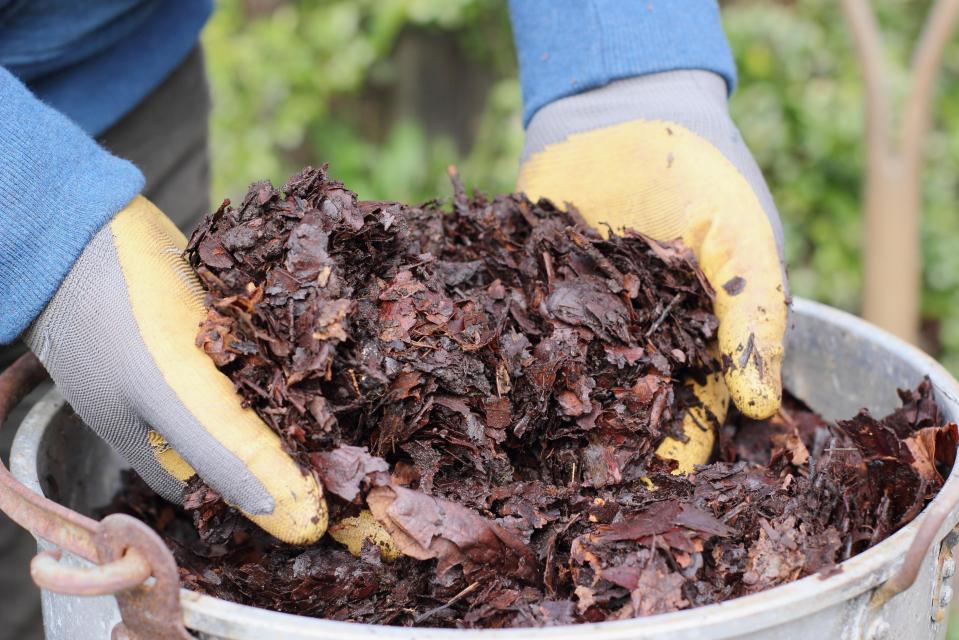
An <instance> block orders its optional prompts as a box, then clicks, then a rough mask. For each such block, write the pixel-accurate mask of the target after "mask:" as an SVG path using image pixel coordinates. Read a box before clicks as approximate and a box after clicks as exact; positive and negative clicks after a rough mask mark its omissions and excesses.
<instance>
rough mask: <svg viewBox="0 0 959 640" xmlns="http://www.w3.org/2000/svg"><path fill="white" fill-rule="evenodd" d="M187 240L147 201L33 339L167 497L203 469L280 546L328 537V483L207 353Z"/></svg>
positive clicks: (74, 396) (128, 213) (76, 277)
mask: <svg viewBox="0 0 959 640" xmlns="http://www.w3.org/2000/svg"><path fill="white" fill-rule="evenodd" d="M185 245H186V239H185V238H184V237H183V234H181V233H180V232H179V231H178V230H177V228H176V227H175V226H174V225H173V223H171V222H170V221H169V220H168V219H167V218H166V217H165V216H164V215H163V214H162V213H161V212H160V211H159V210H158V209H157V208H156V207H155V206H153V204H151V203H150V202H149V201H147V200H146V199H144V198H142V197H137V198H135V199H134V200H133V201H132V202H131V203H130V204H129V205H127V207H126V208H125V209H123V210H122V211H121V212H120V213H118V214H117V215H116V217H115V218H114V219H113V220H112V221H111V222H110V223H109V224H107V225H106V226H105V227H104V228H103V229H101V230H100V231H99V232H98V233H97V234H96V235H95V236H94V237H93V239H92V240H91V241H90V243H89V244H88V245H87V246H86V248H85V249H84V251H83V253H82V254H81V255H80V257H79V259H78V260H77V261H76V263H75V264H74V265H73V268H72V269H71V271H70V273H69V274H68V275H67V277H66V279H65V280H64V281H63V283H62V284H61V285H60V288H59V289H58V290H57V292H56V294H55V295H54V296H53V298H52V299H51V300H50V302H49V303H48V304H47V306H46V308H45V309H44V311H43V313H42V314H41V315H40V316H39V317H38V318H37V319H36V320H35V321H34V322H33V324H32V325H31V327H30V329H29V330H28V331H27V333H26V335H25V338H26V341H27V343H28V345H29V346H30V348H31V349H32V350H33V351H34V352H35V353H36V354H37V356H38V357H39V358H40V360H41V361H42V362H43V364H44V366H46V368H47V371H49V373H50V375H51V377H52V378H53V380H54V381H55V382H56V384H57V387H58V388H59V389H60V391H61V392H62V393H63V395H64V397H65V398H66V399H67V401H69V402H70V404H71V405H72V406H73V408H74V409H75V410H76V411H77V413H78V414H79V415H80V417H82V418H83V419H84V421H86V423H87V424H88V425H90V426H91V427H92V428H93V429H94V430H95V431H96V432H97V433H98V434H99V435H100V436H101V437H103V438H104V439H106V440H107V441H108V442H110V444H112V445H113V446H114V447H115V448H116V449H117V451H119V452H120V453H121V454H122V455H123V456H124V457H125V458H126V459H127V460H129V461H130V463H131V464H132V465H133V468H134V469H135V470H136V471H137V473H139V474H140V476H141V477H143V478H144V480H146V481H147V482H148V483H149V484H150V486H152V487H153V488H154V489H155V490H156V491H157V492H158V493H159V494H161V495H163V496H164V497H166V498H167V499H170V500H173V501H179V500H180V498H181V495H182V491H183V487H184V481H185V480H186V479H188V478H189V477H190V476H192V475H193V474H194V469H196V472H198V473H199V475H200V477H202V478H203V480H205V481H206V482H207V483H208V484H209V485H210V486H211V487H213V488H214V489H215V490H216V491H218V492H219V493H220V494H221V495H222V496H223V498H224V499H225V500H226V501H227V502H228V503H229V504H231V505H233V506H235V507H237V508H238V509H239V510H240V511H242V512H243V513H244V514H245V515H247V516H248V517H249V518H250V519H251V520H252V521H253V522H255V523H256V524H258V525H259V526H260V527H262V528H263V529H265V530H266V531H268V532H269V533H271V534H273V535H274V536H276V537H277V538H279V539H280V540H283V541H286V542H290V543H309V542H313V541H315V540H317V539H318V538H319V537H320V536H322V535H323V533H324V532H325V531H326V526H327V511H326V503H325V501H324V498H323V491H322V488H321V486H320V485H319V484H318V483H317V481H316V479H315V478H314V477H313V476H311V475H306V474H304V473H303V472H302V471H301V470H300V468H299V467H298V466H297V465H296V464H295V463H294V462H293V460H292V459H291V458H290V457H289V456H288V455H287V454H286V453H285V452H284V450H283V447H282V445H281V443H280V439H279V438H278V437H277V436H276V434H274V433H273V432H272V431H271V430H270V428H269V427H268V426H267V425H266V424H265V423H264V422H263V421H261V420H260V419H259V418H258V417H257V416H256V414H255V413H254V412H253V411H252V410H251V409H244V408H243V407H242V406H241V404H240V396H239V395H238V394H237V393H236V391H235V390H234V388H233V384H232V383H231V382H230V381H229V379H228V378H227V377H226V376H225V375H223V374H222V373H220V372H219V371H218V370H217V369H216V367H215V366H214V364H213V362H212V361H211V360H210V359H209V358H208V357H207V355H206V354H204V353H203V351H201V350H200V349H199V348H198V347H196V346H195V343H194V339H195V336H196V332H197V328H198V325H199V323H200V322H201V321H202V320H203V318H204V317H205V316H206V310H205V309H204V307H203V291H202V289H201V288H200V285H199V282H198V281H197V279H196V277H195V276H194V274H193V271H192V270H191V269H190V266H189V265H188V264H187V263H186V262H185V261H184V260H183V259H182V258H181V257H180V256H181V253H182V252H183V248H184V247H185Z"/></svg>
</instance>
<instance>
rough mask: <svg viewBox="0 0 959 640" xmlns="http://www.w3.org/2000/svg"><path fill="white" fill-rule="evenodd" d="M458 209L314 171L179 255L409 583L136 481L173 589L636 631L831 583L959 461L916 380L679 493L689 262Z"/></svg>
mask: <svg viewBox="0 0 959 640" xmlns="http://www.w3.org/2000/svg"><path fill="white" fill-rule="evenodd" d="M454 191H455V194H454V198H453V206H452V211H451V212H450V211H443V210H442V208H441V206H440V205H439V204H437V203H428V204H425V205H422V206H419V207H411V206H406V205H401V204H398V203H393V202H367V201H360V200H358V199H357V197H356V195H355V194H353V193H352V192H350V191H348V190H347V189H346V188H345V187H344V186H343V185H342V184H340V183H338V182H335V181H332V180H330V179H329V178H328V176H327V174H326V171H325V169H306V170H304V171H303V172H301V173H299V174H297V175H296V176H294V177H293V178H292V179H291V180H290V181H289V183H288V184H287V185H286V186H285V187H284V188H283V190H282V191H279V190H277V189H275V188H273V186H272V185H270V184H269V183H267V182H261V183H257V184H255V185H253V186H252V187H251V189H250V191H249V193H248V194H247V196H246V197H245V198H244V200H243V202H242V203H241V204H240V206H238V207H232V206H229V202H226V203H224V205H223V206H222V207H221V208H220V209H219V210H218V211H217V212H216V213H214V214H213V215H211V216H209V217H208V218H207V219H206V220H205V221H204V223H203V224H202V225H201V226H200V228H199V229H198V230H197V231H196V232H195V233H194V235H193V237H192V239H191V241H190V245H189V248H188V251H187V255H188V257H189V259H190V262H191V264H192V265H193V266H194V267H195V268H196V270H197V273H198V274H199V275H200V278H201V280H202V281H203V283H204V285H205V287H206V288H207V290H208V295H207V305H208V307H209V315H208V318H207V320H206V321H205V322H204V324H203V326H202V328H201V331H200V334H199V337H198V344H199V345H200V346H201V347H202V348H203V349H204V350H205V351H206V352H207V353H208V354H209V355H210V357H211V358H213V359H214V361H215V362H216V364H217V365H218V366H219V367H220V369H221V370H223V371H224V372H225V373H226V374H227V375H228V376H229V377H230V378H231V379H232V380H233V381H234V383H235V384H236V387H237V390H238V392H239V393H240V394H241V395H242V397H243V399H244V401H245V402H246V403H247V404H248V405H249V406H251V407H252V408H253V409H254V410H255V411H256V412H257V413H258V414H259V415H260V416H261V417H262V418H263V419H264V420H265V421H266V422H267V423H268V424H269V425H270V426H271V427H272V428H273V429H274V430H275V431H276V432H277V433H278V434H279V435H280V436H281V438H282V440H283V441H284V443H285V444H286V446H287V447H288V449H289V450H290V452H291V453H292V454H293V455H294V456H295V458H296V459H297V460H298V461H299V462H300V463H301V465H302V466H303V468H304V469H305V470H306V471H307V472H309V473H315V474H317V477H318V478H319V479H320V481H321V482H322V484H323V486H324V488H325V491H326V495H327V499H328V500H329V502H330V505H331V519H332V520H333V521H336V520H338V519H339V518H342V517H345V516H351V515H356V514H357V512H358V511H359V510H360V509H361V508H366V507H367V506H368V507H371V508H372V511H373V513H374V514H375V515H376V517H377V518H378V519H379V520H380V521H381V522H382V523H383V524H384V525H385V526H386V527H387V528H388V529H389V530H390V531H391V532H393V533H394V537H396V538H397V539H398V540H400V542H401V546H403V548H404V551H406V553H407V557H403V558H401V559H399V560H396V561H395V562H387V561H384V560H382V559H381V558H380V555H379V553H378V551H377V549H376V548H375V547H374V546H373V545H370V544H368V545H367V546H366V547H364V550H363V552H362V554H361V555H360V556H359V557H354V556H352V555H350V553H349V552H348V551H347V550H346V549H345V548H344V547H342V546H341V545H340V544H338V543H336V542H335V541H333V540H331V539H329V537H328V536H327V537H326V538H324V539H323V540H322V541H321V542H320V543H318V544H316V545H313V546H311V547H308V548H303V547H293V546H289V545H284V544H281V543H279V542H277V541H276V540H273V539H272V538H270V537H269V536H268V535H266V534H265V533H262V532H260V531H259V530H257V529H256V528H255V527H254V526H253V525H251V524H249V523H248V522H247V521H245V520H244V519H243V518H242V516H240V515H239V514H237V513H236V512H235V511H234V510H232V509H231V508H229V507H228V506H226V505H225V504H224V503H223V502H222V501H221V500H220V499H219V497H218V496H217V495H216V494H215V493H214V492H213V491H211V490H210V489H208V488H207V487H205V486H204V485H203V484H202V482H200V481H198V480H195V481H193V482H191V484H190V486H189V488H188V491H187V494H186V501H185V505H184V506H185V510H183V509H179V508H177V507H174V506H173V505H169V504H166V503H164V502H163V501H161V500H160V499H158V498H156V496H153V495H152V494H151V493H150V492H149V491H148V490H147V489H145V487H144V486H143V485H142V483H139V482H135V481H133V480H131V481H130V482H129V484H128V489H127V491H126V492H125V493H124V494H122V495H121V496H120V497H119V498H118V501H117V504H115V505H114V507H113V508H114V509H119V510H123V511H126V512H128V513H133V514H135V515H137V516H139V517H141V518H143V519H145V520H146V521H147V522H149V523H151V524H152V525H153V526H154V527H155V528H156V529H157V530H159V531H160V532H161V534H162V535H163V536H164V537H165V539H166V540H167V542H168V544H169V545H170V547H171V548H172V549H173V551H174V554H175V556H176V558H177V562H178V563H179V565H180V568H181V569H180V570H181V577H182V580H183V584H184V585H185V586H186V587H188V588H190V589H194V590H197V591H201V592H204V593H208V594H210V595H214V596H217V597H221V598H225V599H227V600H232V601H236V602H241V603H244V604H250V605H254V606H258V607H263V608H268V609H274V610H278V611H285V612H290V613H297V614H302V615H309V616H317V617H324V618H331V619H336V620H353V621H362V622H371V623H382V624H395V625H423V626H457V627H509V626H527V625H530V626H532V625H551V624H563V623H573V622H595V621H601V620H610V619H622V618H630V617H635V616H643V615H650V614H656V613H662V612H667V611H675V610H679V609H686V608H689V607H695V606H699V605H704V604H708V603H713V602H719V601H723V600H728V599H730V598H734V597H737V596H741V595H746V594H750V593H754V592H757V591H761V590H763V589H768V588H770V587H773V586H776V585H779V584H783V583H785V582H789V581H791V580H795V579H797V578H800V577H803V576H807V575H810V574H814V573H817V572H829V571H833V570H835V567H836V565H837V563H839V562H841V561H842V560H844V559H846V558H848V557H850V556H852V555H854V554H856V553H859V552H861V551H863V550H865V549H867V548H869V547H870V546H872V545H874V544H876V543H878V542H879V541H881V540H883V539H884V538H886V537H887V536H889V535H890V534H891V533H893V532H894V531H896V530H897V529H898V528H900V527H902V526H903V525H904V524H906V523H908V522H909V521H910V520H911V519H913V518H914V517H915V516H916V515H917V514H918V513H919V511H920V510H921V509H922V507H923V506H924V505H925V504H926V503H927V502H928V501H929V500H930V499H931V498H932V497H933V496H934V495H935V492H936V491H937V490H938V489H939V487H941V485H942V483H943V477H944V475H945V474H946V473H947V472H948V470H949V468H950V467H951V465H952V463H953V459H954V454H955V450H956V442H957V435H956V427H955V425H954V424H948V425H945V424H944V423H943V421H942V420H941V418H940V416H939V413H938V409H937V407H936V404H935V402H934V400H933V397H932V392H931V388H930V384H929V383H928V381H927V382H924V383H923V384H922V385H921V386H920V387H919V388H918V389H917V390H915V391H903V392H901V393H900V395H901V399H902V408H901V409H899V410H898V411H896V412H895V413H893V414H891V415H890V416H887V417H886V418H883V419H882V420H877V419H875V418H873V417H872V416H870V415H869V414H868V413H866V412H862V413H860V414H859V415H857V416H856V417H854V418H852V419H850V420H848V421H843V422H839V423H838V424H836V425H827V424H826V423H825V422H824V421H823V420H822V419H820V418H819V417H817V416H816V415H815V414H814V413H812V412H810V411H809V410H808V409H806V408H805V407H804V406H802V404H801V403H800V402H798V401H796V400H794V399H791V398H788V399H787V401H786V403H785V404H784V407H783V409H782V410H781V411H780V412H779V413H778V414H777V415H776V416H775V417H774V418H772V419H770V420H767V421H761V422H756V421H749V420H745V419H743V418H742V417H739V416H733V417H731V418H730V419H729V420H727V423H726V424H725V425H724V426H722V428H721V429H720V438H719V443H718V446H717V449H718V451H717V455H716V459H717V461H716V462H714V463H712V464H709V465H705V466H702V467H700V468H699V469H698V470H697V471H696V473H694V474H691V475H689V476H688V477H680V476H674V475H671V474H670V473H669V472H670V470H671V469H672V468H673V463H671V462H669V461H666V460H662V459H660V458H658V457H657V456H656V455H655V453H654V451H655V448H656V446H657V444H658V443H659V442H661V440H662V439H663V437H665V436H666V435H667V434H679V433H681V429H680V421H681V418H682V416H683V413H684V411H685V409H686V408H687V407H688V406H690V403H692V402H695V397H694V396H693V394H692V393H691V392H690V391H689V389H688V387H687V386H686V385H685V384H684V381H685V380H688V379H699V380H702V379H703V377H704V375H705V374H706V373H707V372H709V371H716V370H717V368H718V366H719V364H718V363H717V362H716V361H715V360H713V359H712V358H711V356H710V355H709V352H708V351H707V349H706V345H707V344H708V342H709V341H710V340H711V339H713V338H714V333H715V330H716V327H717V322H716V319H715V317H714V316H713V315H712V313H711V307H712V296H711V291H710V289H709V287H708V285H707V284H706V282H705V280H704V278H703V276H702V273H701V272H700V271H699V269H698V267H697V265H696V263H695V261H694V259H693V258H692V256H691V254H690V253H689V252H688V251H687V250H685V249H684V248H683V247H682V246H681V245H680V244H679V243H678V242H675V243H658V242H655V241H652V240H650V239H647V238H646V237H644V236H642V235H639V234H636V233H630V232H627V233H626V234H625V235H624V236H613V237H610V238H609V239H606V238H605V236H603V235H600V234H598V233H597V232H595V231H593V230H590V229H588V228H586V227H585V226H583V225H582V224H581V222H580V220H579V217H578V215H577V214H576V212H575V209H572V208H571V207H570V208H569V210H568V211H564V210H560V209H558V208H556V207H554V206H553V205H552V204H551V203H549V202H547V201H540V202H537V203H534V202H531V201H529V200H528V199H526V198H525V197H524V196H522V195H519V194H514V195H508V196H500V197H497V198H494V199H492V200H488V199H486V198H484V197H483V196H480V195H474V196H472V197H470V196H468V195H467V194H466V193H465V191H464V190H463V188H462V186H461V185H460V184H459V182H458V180H457V179H456V178H455V176H454ZM648 480H651V481H652V482H653V483H655V485H656V489H655V490H651V489H649V488H648V485H647V481H648ZM409 556H414V557H409Z"/></svg>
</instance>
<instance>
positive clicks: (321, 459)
mask: <svg viewBox="0 0 959 640" xmlns="http://www.w3.org/2000/svg"><path fill="white" fill-rule="evenodd" d="M310 461H311V462H312V463H313V468H314V469H316V472H317V473H318V474H319V476H320V480H321V481H322V482H323V488H324V489H326V490H327V491H329V492H331V493H334V494H336V495H338V496H339V497H341V498H343V499H344V500H346V501H347V502H352V501H353V500H355V499H356V497H357V496H358V495H359V494H360V485H361V484H362V483H363V482H364V481H366V480H367V479H368V477H369V476H370V475H371V474H373V473H376V472H379V471H388V470H389V466H388V465H387V464H386V461H385V460H383V459H382V458H375V457H373V456H371V455H370V454H369V453H368V452H367V451H366V448H365V447H354V446H351V445H347V444H341V445H340V446H339V447H337V448H336V449H333V450H332V451H322V452H318V453H312V454H310Z"/></svg>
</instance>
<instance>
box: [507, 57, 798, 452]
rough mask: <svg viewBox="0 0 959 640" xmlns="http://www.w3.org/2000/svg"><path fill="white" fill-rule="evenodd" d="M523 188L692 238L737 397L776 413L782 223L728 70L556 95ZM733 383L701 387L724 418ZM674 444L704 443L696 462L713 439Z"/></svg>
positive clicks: (755, 410) (632, 224) (745, 406)
mask: <svg viewBox="0 0 959 640" xmlns="http://www.w3.org/2000/svg"><path fill="white" fill-rule="evenodd" d="M518 188H519V190H521V191H525V192H526V193H527V195H528V196H529V197H531V198H533V199H536V198H538V197H541V196H543V197H548V198H550V199H551V200H553V201H554V202H557V203H559V204H562V203H564V202H569V203H572V204H574V205H575V206H576V207H577V208H578V209H579V210H580V212H581V213H582V214H583V216H584V217H585V218H586V220H587V221H588V222H589V223H591V224H593V225H601V224H602V223H606V224H609V225H610V226H612V227H613V229H614V230H616V229H622V228H624V227H629V228H632V229H635V230H636V231H639V232H642V233H645V234H646V235H649V236H652V237H653V238H656V239H659V240H673V239H675V238H682V240H683V242H684V243H685V244H686V245H687V246H688V247H690V248H691V249H692V250H693V252H694V253H695V255H696V258H697V260H698V261H699V264H700V266H701V267H702V269H703V272H704V273H705V275H706V277H707V279H708V280H709V282H710V284H712V286H713V288H714V289H715V290H716V302H715V312H716V315H717V316H718V318H719V321H720V327H719V336H718V338H719V340H718V342H719V349H720V351H721V354H722V358H723V360H724V362H725V364H726V371H725V373H724V379H725V387H727V388H728V391H729V396H731V397H732V400H733V401H734V402H735V404H736V406H737V407H738V408H739V409H740V410H741V411H742V412H743V413H744V414H746V415H747V416H750V417H753V418H765V417H768V416H770V415H772V414H773V413H775V411H776V410H777V409H778V408H779V405H780V402H781V397H782V384H781V380H780V368H781V364H782V356H783V347H782V341H783V334H784V332H785V328H786V317H787V303H786V300H787V292H786V280H785V274H784V271H783V267H782V253H781V244H782V241H781V238H782V230H781V227H780V223H779V217H778V214H777V212H776V208H775V205H774V204H773V202H772V198H771V196H770V195H769V191H768V189H767V187H766V184H765V182H764V181H763V178H762V175H761V173H760V171H759V169H758V167H757V166H756V163H755V161H754V160H753V158H752V156H751V154H750V153H749V150H748V149H747V148H746V147H745V145H744V143H743V141H742V138H741V136H740V134H739V131H738V130H737V129H736V126H735V125H734V124H733V123H732V121H731V120H730V118H729V114H728V111H727V106H726V84H725V82H724V80H723V79H722V78H720V77H719V76H718V75H715V74H712V73H710V72H706V71H670V72H665V73H659V74H653V75H648V76H641V77H637V78H631V79H627V80H620V81H617V82H613V83H611V84H609V85H607V86H605V87H602V88H599V89H594V90H591V91H587V92H584V93H580V94H577V95H573V96H570V97H566V98H562V99H560V100H557V101H555V102H553V103H550V104H549V105H547V106H545V107H543V108H542V109H540V110H539V111H538V112H537V113H536V114H535V115H534V116H533V118H532V120H531V121H530V124H529V126H528V128H527V133H526V148H525V150H524V161H523V164H522V168H521V170H520V177H519V183H518ZM722 387H723V385H722V384H720V383H719V381H718V380H714V381H712V382H711V383H710V384H709V385H707V386H706V388H697V389H696V392H697V395H699V396H700V398H701V399H703V400H704V403H705V404H706V406H707V407H709V408H710V409H711V410H712V411H713V413H714V414H716V417H717V418H718V419H719V420H722V419H723V417H724V416H725V407H726V403H727V402H728V396H727V394H726V393H725V390H724V389H723V388H722ZM701 417H702V416H701V415H700V416H696V418H697V419H699V418H701ZM695 422H696V420H693V419H692V418H691V417H688V418H687V429H686V432H687V434H688V435H689V434H696V433H701V432H702V429H700V428H698V427H697V426H696V425H695ZM679 445H683V446H679ZM707 445H708V446H707ZM663 447H665V448H667V449H671V450H672V455H669V456H668V457H676V452H677V450H679V449H682V448H683V447H686V448H687V449H689V447H692V448H694V449H695V450H696V452H697V453H695V455H692V457H691V458H690V457H689V455H687V457H686V459H685V461H683V460H681V461H680V467H683V466H684V464H685V466H686V467H687V470H689V469H691V467H692V464H691V463H690V460H692V461H693V462H696V461H700V462H705V459H706V456H708V455H709V450H711V448H712V438H711V436H710V438H709V439H708V442H706V441H705V440H704V439H703V438H702V437H699V436H697V437H696V439H695V442H692V443H691V444H689V445H687V444H685V443H677V442H676V441H672V442H669V441H667V443H664V445H663ZM702 451H705V454H703V453H702ZM687 453H688V452H687ZM681 457H682V456H681ZM700 458H701V460H700Z"/></svg>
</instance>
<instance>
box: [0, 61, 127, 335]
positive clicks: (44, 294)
mask: <svg viewBox="0 0 959 640" xmlns="http://www.w3.org/2000/svg"><path fill="white" fill-rule="evenodd" d="M142 188H143V174H141V173H140V171H139V169H137V168H136V167H134V166H133V165H132V164H130V163H129V162H127V161H126V160H121V159H120V158H117V157H115V156H112V155H110V154H109V153H107V151H106V150H104V149H103V148H102V147H100V146H99V145H98V144H97V143H96V142H94V141H93V140H92V139H91V138H90V137H89V136H87V134H85V133H84V132H83V131H82V130H81V129H80V128H79V127H77V126H76V125H75V124H73V123H72V122H71V121H70V120H69V119H68V118H66V117H65V116H63V115H62V114H60V113H58V112H57V111H55V110H53V109H52V108H50V107H48V106H46V105H45V104H43V103H42V102H40V101H39V100H37V99H36V98H35V97H34V96H33V95H32V94H31V93H30V91H28V90H27V88H26V87H24V86H23V84H22V83H21V82H20V81H19V80H17V79H16V78H15V77H14V76H13V75H12V74H11V73H9V72H8V71H7V70H6V69H3V68H2V67H0V344H4V343H9V342H12V341H13V340H15V339H16V338H17V336H19V335H20V334H21V333H23V331H24V330H25V329H26V328H27V326H29V324H30V323H31V322H32V321H33V319H34V318H36V317H37V315H39V314H40V312H41V311H42V310H43V308H44V306H46V304H47V301H48V300H49V299H50V298H51V297H52V296H53V294H54V293H55V292H56V290H57V287H59V286H60V282H62V281H63V278H64V277H65V276H66V275H67V272H69V271H70V268H71V267H72V266H73V263H74V262H75V261H76V259H77V258H78V257H79V256H80V253H81V252H82V251H83V248H84V247H85V246H86V244H87V242H89V240H90V238H92V237H93V235H94V234H95V233H96V232H97V230H98V229H100V227H102V226H103V225H104V224H106V223H107V222H108V221H109V220H110V219H111V218H112V217H113V216H114V215H116V214H117V213H118V212H119V211H120V210H121V209H122V208H123V207H124V206H126V204H127V203H128V202H129V201H130V200H132V199H133V197H134V196H136V195H137V194H138V193H139V192H140V190H141V189H142Z"/></svg>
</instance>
